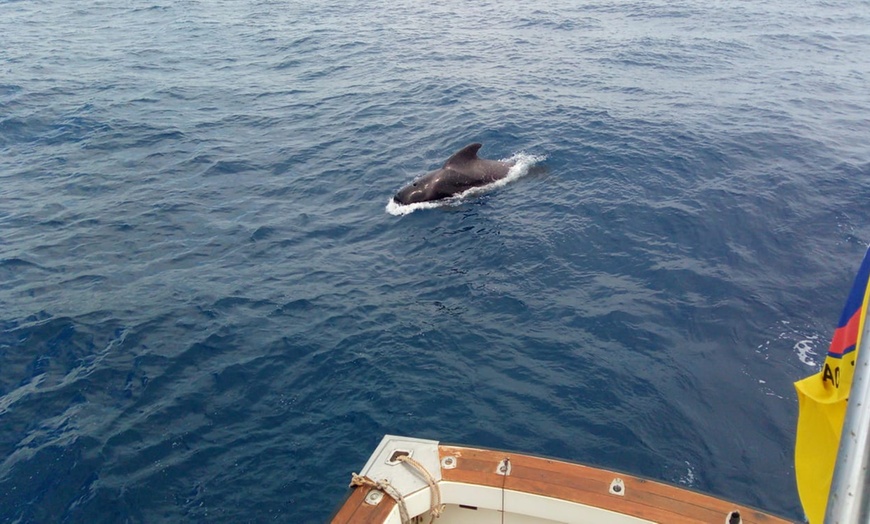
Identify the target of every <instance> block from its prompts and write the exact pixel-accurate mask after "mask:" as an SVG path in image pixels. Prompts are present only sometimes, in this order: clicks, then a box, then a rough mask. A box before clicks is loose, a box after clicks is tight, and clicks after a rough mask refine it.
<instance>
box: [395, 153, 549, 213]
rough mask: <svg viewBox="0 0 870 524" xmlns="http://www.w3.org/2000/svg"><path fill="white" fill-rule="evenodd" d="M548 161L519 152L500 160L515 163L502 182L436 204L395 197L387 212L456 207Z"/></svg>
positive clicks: (411, 211)
mask: <svg viewBox="0 0 870 524" xmlns="http://www.w3.org/2000/svg"><path fill="white" fill-rule="evenodd" d="M546 159H547V157H546V155H531V154H528V153H524V152H519V153H516V154H514V155H513V156H511V157H510V158H503V159H500V161H501V162H513V163H514V165H513V166H511V168H510V171H508V174H507V176H506V177H504V178H502V179H500V180H496V181H495V182H493V183H491V184H487V185H485V186H480V187H473V188H471V189H469V190H467V191H463V192H462V193H459V194H458V195H455V196H453V197H450V198H445V199H442V200H437V201H434V202H417V203H415V204H408V205H402V204H399V203H398V202H396V201H395V200H393V197H390V199H389V200H388V201H387V206H386V211H387V213H389V214H391V215H393V216H402V215H407V214H409V213H413V212H414V211H417V210H418V209H434V208H437V207H445V206H452V205H456V204H458V203H460V202H462V201H463V200H465V199H467V198H469V197H472V196H476V195H480V194H482V193H486V192H489V191H492V190H493V189H496V188H499V187H504V186H506V185H508V184H510V183H511V182H514V181H515V180H518V179H519V178H521V177H523V176H525V175H526V174H528V172H529V169H531V167H532V166H534V165H535V164H537V163H539V162H543V161H544V160H546Z"/></svg>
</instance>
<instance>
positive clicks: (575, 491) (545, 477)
mask: <svg viewBox="0 0 870 524" xmlns="http://www.w3.org/2000/svg"><path fill="white" fill-rule="evenodd" d="M438 452H439V455H440V458H441V459H442V464H443V460H444V458H445V457H453V458H454V461H455V467H453V468H452V469H447V468H442V469H441V477H442V478H441V482H442V483H464V484H472V485H478V486H487V487H490V488H496V489H499V490H501V489H504V490H506V491H508V492H510V491H515V492H521V493H529V494H533V495H542V496H545V497H553V498H558V499H561V500H565V501H569V502H574V503H578V504H583V505H586V506H592V507H595V508H601V509H605V510H609V511H613V512H615V513H619V514H622V515H627V516H631V517H635V518H638V519H642V520H645V521H650V522H659V523H668V524H671V523H698V522H703V523H715V524H721V523H726V524H727V523H728V516H729V514H731V512H733V511H737V512H739V516H740V519H741V520H739V522H742V524H774V523H777V524H780V523H781V524H786V523H788V522H789V521H787V520H783V519H781V518H779V517H775V516H772V515H768V514H766V513H763V512H761V511H759V510H756V509H754V508H749V507H746V506H742V505H740V504H734V503H731V502H727V501H724V500H721V499H717V498H715V497H711V496H708V495H704V494H702V493H698V492H696V491H692V490H689V489H684V488H680V487H677V486H671V485H667V484H663V483H660V482H654V481H651V480H646V479H642V478H638V477H634V476H632V475H626V474H622V473H615V472H612V471H607V470H603V469H598V468H593V467H588V466H583V465H579V464H572V463H569V462H562V461H558V460H552V459H546V458H540V457H534V456H529V455H523V454H518V453H507V452H504V451H494V450H486V449H476V448H469V447H460V446H448V445H439V446H438ZM506 458H507V459H509V462H510V472H509V474H508V475H501V474H499V473H498V472H497V469H498V468H499V465H500V464H501V463H502V461H503V460H504V459H506ZM616 478H619V479H621V480H622V483H623V484H622V487H621V489H619V494H615V493H611V483H612V482H613V481H614V479H616ZM369 491H370V488H368V487H358V488H355V489H354V490H353V492H351V494H350V496H349V497H348V499H347V500H346V501H345V503H344V505H343V506H342V507H341V508H340V509H339V511H338V513H336V515H335V517H334V518H333V520H332V522H333V523H334V524H344V523H348V524H350V523H374V522H383V521H384V520H385V519H386V517H387V515H389V513H390V511H392V509H393V507H394V506H395V502H394V501H393V500H392V499H391V498H390V497H384V498H383V500H382V501H381V502H380V504H378V505H376V506H373V505H369V504H366V503H365V502H364V499H365V497H366V495H367V494H368V492H369ZM444 502H447V503H450V501H449V500H445V501H444ZM465 504H467V502H466V503H465ZM463 507H467V506H463ZM496 509H497V508H496ZM447 516H448V515H447V513H445V515H444V517H447ZM482 516H483V515H481V517H482ZM428 520H429V519H428V515H427V517H426V519H425V521H426V522H428ZM441 520H442V521H448V522H449V521H450V519H449V518H442V519H441ZM465 521H468V520H467V519H466V520H465ZM437 522H438V520H436V523H437ZM590 522H595V521H590ZM733 522H734V523H735V524H736V523H737V522H738V520H736V519H735V520H733Z"/></svg>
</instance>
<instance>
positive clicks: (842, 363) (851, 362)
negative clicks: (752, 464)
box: [794, 248, 870, 524]
mask: <svg viewBox="0 0 870 524" xmlns="http://www.w3.org/2000/svg"><path fill="white" fill-rule="evenodd" d="M868 279H870V248H868V249H867V252H866V253H864V261H863V262H862V263H861V268H860V269H859V270H858V275H857V276H856V277H855V282H854V283H853V284H852V290H851V291H850V292H849V298H848V299H847V300H846V307H844V308H843V314H842V315H841V316H840V322H839V323H838V324H837V329H836V330H834V336H833V338H832V340H831V346H830V348H829V349H828V355H827V356H826V357H825V362H824V365H823V366H822V369H821V371H819V372H818V373H816V374H815V375H812V376H809V377H807V378H805V379H803V380H799V381H797V382H795V383H794V385H795V389H797V397H798V424H797V434H796V438H795V450H794V470H795V477H796V478H797V486H798V495H800V499H801V504H802V505H803V507H804V513H806V515H807V518H808V519H809V521H810V524H817V523H818V524H821V523H822V522H823V521H824V518H825V507H826V506H827V504H828V492H829V491H830V489H831V479H832V478H833V475H834V462H835V461H836V459H837V449H838V448H839V446H840V433H841V432H842V429H843V419H844V418H845V417H846V401H847V400H848V399H849V389H850V388H851V387H852V375H853V374H854V371H855V360H856V359H857V358H858V344H859V343H860V342H861V341H860V337H861V332H862V331H863V326H864V318H865V316H866V314H867V309H868V308H867V300H868V298H870V294H868Z"/></svg>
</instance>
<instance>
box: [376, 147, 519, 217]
mask: <svg viewBox="0 0 870 524" xmlns="http://www.w3.org/2000/svg"><path fill="white" fill-rule="evenodd" d="M481 147H482V144H478V143H474V144H469V145H467V146H465V147H463V148H462V149H460V150H459V151H457V152H456V153H455V154H454V155H453V156H451V157H450V158H448V159H447V162H444V166H443V167H441V169H436V170H435V171H430V172H428V173H426V174H425V175H423V176H421V177H420V178H418V179H416V180H414V181H413V182H411V183H410V184H409V185H407V186H405V187H403V188H402V189H400V190H399V192H398V193H396V196H394V197H393V200H394V201H395V202H396V203H397V204H402V205H408V204H415V203H417V202H430V201H432V200H441V199H443V198H450V197H452V196H454V195H458V194H459V193H462V192H463V191H466V190H468V189H471V188H472V187H479V186H484V185H486V184H491V183H493V182H495V181H496V180H501V179H502V178H504V177H506V176H507V174H508V172H509V171H510V169H511V166H512V165H513V163H512V162H500V161H498V160H485V159H483V158H478V157H477V150H478V149H480V148H481Z"/></svg>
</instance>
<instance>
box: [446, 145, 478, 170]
mask: <svg viewBox="0 0 870 524" xmlns="http://www.w3.org/2000/svg"><path fill="white" fill-rule="evenodd" d="M481 147H483V144H478V143H477V142H475V143H474V144H468V145H467V146H465V147H463V148H462V149H460V150H459V151H457V152H456V153H454V154H453V156H452V157H450V158H448V159H447V162H444V167H449V166H458V165H461V164H465V163H467V162H471V161H472V160H477V150H478V149H480V148H481Z"/></svg>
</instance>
